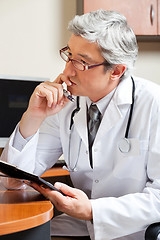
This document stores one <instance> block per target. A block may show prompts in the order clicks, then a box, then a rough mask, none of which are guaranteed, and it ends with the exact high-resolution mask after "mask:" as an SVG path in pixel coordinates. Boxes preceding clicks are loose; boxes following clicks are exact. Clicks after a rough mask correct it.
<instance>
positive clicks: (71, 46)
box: [63, 35, 116, 102]
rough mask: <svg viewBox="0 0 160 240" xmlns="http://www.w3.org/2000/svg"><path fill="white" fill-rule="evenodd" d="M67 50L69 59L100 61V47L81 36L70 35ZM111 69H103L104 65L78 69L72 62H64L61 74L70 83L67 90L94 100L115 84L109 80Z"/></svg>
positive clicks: (98, 98)
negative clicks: (83, 69)
mask: <svg viewBox="0 0 160 240" xmlns="http://www.w3.org/2000/svg"><path fill="white" fill-rule="evenodd" d="M68 52H69V56H70V58H71V59H75V60H78V61H80V62H82V63H85V64H88V65H94V64H98V63H102V62H104V61H105V59H104V58H103V57H102V55H101V52H100V49H99V47H98V45H97V44H96V43H91V42H89V41H88V40H86V39H84V38H82V37H81V36H75V35H72V36H71V38H70V40H69V42H68ZM111 72H112V70H111V69H110V70H108V71H107V72H105V71H104V66H103V65H101V66H98V67H95V68H92V69H89V70H85V71H80V70H78V69H76V68H75V67H74V66H73V64H72V62H71V61H70V62H68V63H66V66H65V69H64V71H63V74H64V75H65V76H66V77H68V79H69V80H70V81H71V83H72V85H71V86H69V87H68V90H69V91H70V92H71V93H72V94H73V95H75V96H88V97H89V98H90V99H91V100H92V101H93V102H96V101H98V100H100V99H101V98H103V97H104V96H105V95H107V94H108V93H109V92H111V91H112V90H113V89H114V88H115V87H116V86H115V82H114V81H113V80H111V77H110V76H111Z"/></svg>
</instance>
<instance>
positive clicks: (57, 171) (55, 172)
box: [41, 167, 69, 177]
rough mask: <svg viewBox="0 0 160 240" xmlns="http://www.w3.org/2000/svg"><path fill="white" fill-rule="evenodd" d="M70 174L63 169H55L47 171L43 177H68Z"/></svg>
mask: <svg viewBox="0 0 160 240" xmlns="http://www.w3.org/2000/svg"><path fill="white" fill-rule="evenodd" d="M68 175H69V172H68V171H67V170H65V169H63V168H62V167H53V168H51V169H49V170H47V171H46V172H45V173H43V175H42V176H41V177H56V176H68Z"/></svg>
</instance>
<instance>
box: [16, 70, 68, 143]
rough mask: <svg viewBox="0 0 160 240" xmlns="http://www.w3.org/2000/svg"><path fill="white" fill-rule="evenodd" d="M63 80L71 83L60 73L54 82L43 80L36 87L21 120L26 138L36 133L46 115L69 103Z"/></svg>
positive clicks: (21, 126) (22, 130) (21, 128)
mask: <svg viewBox="0 0 160 240" xmlns="http://www.w3.org/2000/svg"><path fill="white" fill-rule="evenodd" d="M63 82H65V83H66V84H68V86H69V85H71V83H70V81H69V80H68V78H67V77H66V76H64V75H63V74H60V75H59V76H58V77H57V79H56V80H55V81H54V82H49V81H47V82H43V83H41V84H40V85H38V86H37V87H36V88H35V90H34V92H33V94H32V96H31V98H30V101H29V106H28V109H27V111H26V112H25V113H24V114H23V117H22V119H21V121H20V126H19V129H20V132H21V134H22V136H23V137H24V138H27V137H29V136H32V135H33V134H35V133H36V131H37V130H38V129H39V127H40V125H41V124H42V122H43V121H44V119H45V118H46V117H48V116H50V115H53V114H55V113H57V112H59V111H60V110H61V109H62V108H64V106H65V105H66V104H67V102H68V101H69V100H68V99H67V98H66V97H65V96H64V95H63V86H62V83H63Z"/></svg>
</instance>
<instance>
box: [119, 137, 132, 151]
mask: <svg viewBox="0 0 160 240" xmlns="http://www.w3.org/2000/svg"><path fill="white" fill-rule="evenodd" d="M118 147H119V150H120V151H121V152H122V153H128V152H129V151H130V149H131V144H130V141H129V139H127V138H122V139H121V140H120V142H119V144H118Z"/></svg>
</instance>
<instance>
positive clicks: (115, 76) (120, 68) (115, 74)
mask: <svg viewBox="0 0 160 240" xmlns="http://www.w3.org/2000/svg"><path fill="white" fill-rule="evenodd" d="M125 70H126V65H124V64H117V65H115V66H114V67H113V70H112V72H111V80H113V81H115V80H119V79H120V77H121V76H122V75H123V73H124V72H125Z"/></svg>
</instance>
